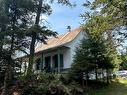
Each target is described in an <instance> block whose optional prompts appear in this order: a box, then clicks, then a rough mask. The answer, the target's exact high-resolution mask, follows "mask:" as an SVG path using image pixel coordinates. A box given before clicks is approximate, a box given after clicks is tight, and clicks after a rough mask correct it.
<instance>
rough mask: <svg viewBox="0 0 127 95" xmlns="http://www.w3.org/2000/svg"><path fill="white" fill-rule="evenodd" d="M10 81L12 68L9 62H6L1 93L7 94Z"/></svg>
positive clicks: (2, 94)
mask: <svg viewBox="0 0 127 95" xmlns="http://www.w3.org/2000/svg"><path fill="white" fill-rule="evenodd" d="M11 82H12V68H11V64H8V65H7V66H6V72H5V79H4V86H3V90H2V93H1V95H9V89H10V86H11Z"/></svg>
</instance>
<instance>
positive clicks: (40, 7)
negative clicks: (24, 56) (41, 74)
mask: <svg viewBox="0 0 127 95" xmlns="http://www.w3.org/2000/svg"><path fill="white" fill-rule="evenodd" d="M42 1H43V0H40V1H39V5H38V9H37V14H36V21H35V25H37V26H38V25H39V21H40V15H41V10H42ZM36 35H37V34H36V33H35V32H33V33H32V40H31V45H30V56H29V65H28V70H27V77H30V76H31V75H32V69H33V64H34V52H35V43H36Z"/></svg>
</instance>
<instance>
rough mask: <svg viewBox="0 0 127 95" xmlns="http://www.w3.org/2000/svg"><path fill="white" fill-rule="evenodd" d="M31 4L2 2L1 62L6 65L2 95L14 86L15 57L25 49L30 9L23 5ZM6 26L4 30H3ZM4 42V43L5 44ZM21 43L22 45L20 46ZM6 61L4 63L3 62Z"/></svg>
mask: <svg viewBox="0 0 127 95" xmlns="http://www.w3.org/2000/svg"><path fill="white" fill-rule="evenodd" d="M23 2H24V3H26V4H31V2H30V0H27V1H26V0H1V6H0V8H1V11H0V13H1V17H0V19H1V21H0V24H1V32H0V34H1V37H2V38H1V39H0V41H1V44H2V46H1V54H2V55H1V60H2V61H1V62H3V63H4V64H5V79H4V87H3V91H2V94H1V95H8V94H9V88H10V86H11V84H12V77H13V69H14V68H13V67H14V64H15V61H14V56H15V53H16V51H17V48H18V50H19V49H21V48H22V47H23V45H22V46H21V45H20V44H22V41H21V39H23V38H24V33H23V30H24V27H25V25H26V22H27V21H28V18H27V17H28V14H27V12H28V11H29V9H30V8H28V6H27V5H22V3H23ZM2 18H4V19H2ZM3 26H4V28H3ZM3 42H4V43H3ZM19 43H20V44H19ZM3 60H4V61H3Z"/></svg>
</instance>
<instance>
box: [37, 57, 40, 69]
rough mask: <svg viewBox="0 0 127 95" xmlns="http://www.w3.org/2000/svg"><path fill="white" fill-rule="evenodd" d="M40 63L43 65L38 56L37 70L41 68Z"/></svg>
mask: <svg viewBox="0 0 127 95" xmlns="http://www.w3.org/2000/svg"><path fill="white" fill-rule="evenodd" d="M40 65H41V59H40V58H38V59H37V60H36V70H40Z"/></svg>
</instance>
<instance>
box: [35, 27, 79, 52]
mask: <svg viewBox="0 0 127 95" xmlns="http://www.w3.org/2000/svg"><path fill="white" fill-rule="evenodd" d="M80 31H81V29H80V28H78V29H75V30H72V31H69V32H66V33H65V34H63V35H58V37H56V38H50V39H48V40H47V44H43V43H42V44H41V45H40V46H38V47H37V48H36V49H35V53H37V52H40V51H43V50H47V49H50V48H54V47H58V46H61V45H64V44H66V43H68V42H71V41H72V40H74V39H75V37H76V36H77V35H78V34H79V33H80Z"/></svg>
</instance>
